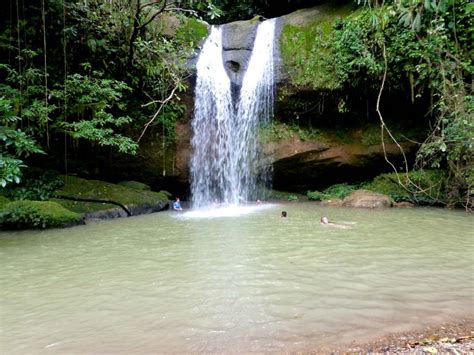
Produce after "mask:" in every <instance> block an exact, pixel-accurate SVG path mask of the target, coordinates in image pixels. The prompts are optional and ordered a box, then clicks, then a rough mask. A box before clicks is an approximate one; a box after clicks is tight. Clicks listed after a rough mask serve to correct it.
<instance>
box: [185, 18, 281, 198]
mask: <svg viewBox="0 0 474 355" xmlns="http://www.w3.org/2000/svg"><path fill="white" fill-rule="evenodd" d="M274 31H275V20H274V19H272V20H267V21H265V22H262V23H261V24H260V25H259V26H258V28H257V35H256V37H255V42H254V45H253V50H252V55H251V57H250V60H249V64H248V68H247V72H246V73H245V76H244V79H243V82H242V87H241V88H240V96H239V97H238V100H235V101H234V102H233V100H232V94H231V81H230V79H229V77H228V75H227V73H226V71H225V68H224V64H223V61H222V29H221V28H219V27H212V29H211V33H210V35H209V37H208V38H207V39H206V42H205V43H204V46H203V48H202V51H201V53H200V55H199V59H198V62H197V83H196V93H195V108H194V119H193V122H192V128H193V131H194V137H193V139H192V142H191V143H192V146H193V149H194V153H193V157H192V159H191V192H192V198H193V202H194V206H195V207H205V206H208V205H211V204H212V203H214V202H215V201H216V200H217V201H218V202H226V203H231V204H237V203H239V202H240V201H248V200H252V199H254V198H257V197H259V196H260V194H261V192H259V190H261V189H262V187H263V186H264V185H265V183H266V182H267V181H268V178H269V176H270V171H269V170H270V168H269V167H270V164H268V163H267V162H265V161H264V159H263V154H262V152H261V149H260V147H259V144H258V127H259V125H260V124H261V123H266V122H268V121H269V120H270V119H271V117H272V116H273V99H274V82H273V81H274V79H273V78H274V63H273V58H274Z"/></svg>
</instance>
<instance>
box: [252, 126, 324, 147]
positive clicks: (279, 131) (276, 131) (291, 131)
mask: <svg viewBox="0 0 474 355" xmlns="http://www.w3.org/2000/svg"><path fill="white" fill-rule="evenodd" d="M259 136H260V141H261V142H262V143H263V144H265V143H270V142H277V141H280V140H284V139H290V138H292V137H298V138H299V139H300V140H302V141H311V140H323V139H325V135H324V132H323V131H322V130H320V129H316V128H312V127H301V126H299V125H296V124H286V123H280V122H272V123H271V124H268V125H264V126H262V127H260V131H259Z"/></svg>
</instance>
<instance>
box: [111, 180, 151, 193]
mask: <svg viewBox="0 0 474 355" xmlns="http://www.w3.org/2000/svg"><path fill="white" fill-rule="evenodd" d="M117 185H120V186H125V187H128V188H130V189H135V190H141V191H150V190H151V189H150V186H148V185H147V184H144V183H142V182H138V181H121V182H119V183H118V184H117Z"/></svg>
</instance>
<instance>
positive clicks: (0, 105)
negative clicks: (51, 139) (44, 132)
mask: <svg viewBox="0 0 474 355" xmlns="http://www.w3.org/2000/svg"><path fill="white" fill-rule="evenodd" d="M2 69H3V70H6V71H7V80H13V79H15V80H22V78H21V77H18V76H17V75H16V71H14V70H12V69H11V68H10V67H9V66H6V65H0V70H2ZM12 76H14V78H13V77H12ZM30 79H31V80H34V79H36V76H35V77H33V78H30ZM42 107H43V106H42V103H41V101H38V100H33V101H32V102H28V101H26V100H25V98H24V97H22V96H21V95H20V91H19V90H16V89H14V88H12V87H10V86H9V85H6V84H0V141H1V142H2V144H0V186H2V187H6V186H7V185H9V184H12V183H17V184H18V183H19V182H20V180H21V177H22V173H21V169H22V168H24V167H25V166H26V165H25V164H24V163H23V159H24V158H26V157H28V156H29V155H30V154H38V153H43V150H42V149H40V147H39V146H38V144H37V142H36V140H35V139H34V137H33V134H34V133H35V131H34V129H30V128H24V124H23V121H27V122H30V121H33V122H35V121H37V122H42V121H44V117H43V116H42V115H43V114H44V110H42ZM22 109H23V111H21V110H22ZM22 112H24V113H25V115H26V116H25V120H23V119H22V117H21V113H22ZM40 112H41V114H40Z"/></svg>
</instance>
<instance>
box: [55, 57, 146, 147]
mask: <svg viewBox="0 0 474 355" xmlns="http://www.w3.org/2000/svg"><path fill="white" fill-rule="evenodd" d="M84 66H85V67H88V66H89V64H87V63H86V64H84ZM102 76H103V74H102V73H100V72H97V71H93V72H92V73H91V74H90V75H88V76H85V75H81V74H78V73H76V74H73V75H70V76H68V77H67V79H66V81H65V83H64V85H63V86H62V87H61V89H59V90H55V91H53V92H52V95H53V97H55V98H57V99H58V100H60V101H63V102H65V103H66V107H67V110H66V112H65V114H66V117H64V116H62V117H60V119H62V121H61V122H58V127H60V128H61V129H62V130H64V131H65V132H67V133H69V134H70V135H71V136H72V137H73V138H75V139H86V140H88V141H92V142H96V143H98V144H99V145H102V146H112V147H114V148H116V149H117V150H118V151H119V152H121V153H129V154H135V153H136V150H137V148H138V145H137V143H135V142H134V141H133V140H132V139H131V138H129V137H126V136H124V135H122V134H120V133H118V132H117V129H118V128H120V127H122V126H123V125H125V124H126V123H130V122H131V120H132V119H131V118H130V117H128V116H114V115H113V114H112V113H111V111H118V110H122V109H124V108H125V106H124V104H123V102H122V99H123V93H124V92H126V91H130V90H131V89H130V88H129V87H128V86H127V84H125V83H124V82H122V81H118V80H110V79H104V78H102Z"/></svg>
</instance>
